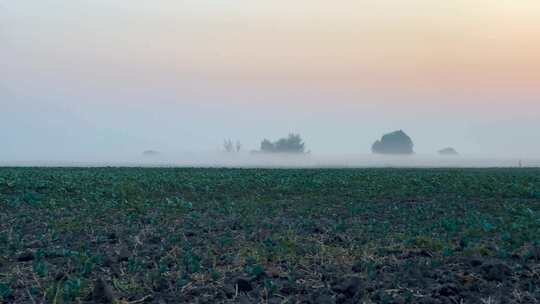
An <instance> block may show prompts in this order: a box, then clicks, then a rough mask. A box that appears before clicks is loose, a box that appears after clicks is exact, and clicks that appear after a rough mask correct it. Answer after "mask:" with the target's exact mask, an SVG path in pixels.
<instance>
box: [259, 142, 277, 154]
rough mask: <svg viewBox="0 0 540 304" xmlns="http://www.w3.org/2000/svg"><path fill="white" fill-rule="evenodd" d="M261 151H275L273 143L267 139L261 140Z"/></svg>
mask: <svg viewBox="0 0 540 304" xmlns="http://www.w3.org/2000/svg"><path fill="white" fill-rule="evenodd" d="M261 152H275V147H274V144H273V143H272V142H271V141H269V140H268V139H264V140H263V141H262V142H261Z"/></svg>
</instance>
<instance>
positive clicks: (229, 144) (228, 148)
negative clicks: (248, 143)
mask: <svg viewBox="0 0 540 304" xmlns="http://www.w3.org/2000/svg"><path fill="white" fill-rule="evenodd" d="M223 149H224V150H225V152H227V153H234V152H237V153H238V152H240V150H241V149H242V144H241V143H240V141H238V140H237V141H236V143H234V142H233V141H232V140H230V139H226V140H224V141H223Z"/></svg>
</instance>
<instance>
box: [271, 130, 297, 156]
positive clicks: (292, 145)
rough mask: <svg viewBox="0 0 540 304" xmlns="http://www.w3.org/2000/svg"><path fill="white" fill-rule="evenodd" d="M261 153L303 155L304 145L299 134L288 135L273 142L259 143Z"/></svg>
mask: <svg viewBox="0 0 540 304" xmlns="http://www.w3.org/2000/svg"><path fill="white" fill-rule="evenodd" d="M261 152H265V153H305V144H304V142H303V141H302V137H301V136H300V134H292V133H291V134H289V136H288V137H285V138H280V139H278V140H277V141H275V142H271V141H269V140H268V139H264V140H263V141H262V142H261Z"/></svg>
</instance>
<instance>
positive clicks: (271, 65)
mask: <svg viewBox="0 0 540 304" xmlns="http://www.w3.org/2000/svg"><path fill="white" fill-rule="evenodd" d="M538 20H540V1H538V0H520V1H516V0H453V1H433V0H408V1H404V0H403V1H400V0H377V1H375V0H371V1H367V0H354V1H353V0H341V1H339V2H336V1H328V0H326V1H322V0H295V1H285V0H272V1H265V0H264V1H263V0H261V1H239V0H213V1H209V0H154V1H147V0H77V1H73V0H32V1H30V0H16V1H13V0H0V107H1V109H0V128H1V130H2V132H0V139H1V142H2V151H1V152H0V159H5V160H36V159H40V160H46V159H61V160H74V159H80V158H83V157H92V156H93V155H100V156H101V157H107V155H113V154H114V155H122V154H124V153H128V154H129V153H131V154H133V153H135V154H139V153H140V151H142V150H146V149H155V150H162V151H210V150H217V149H220V148H221V144H222V141H223V139H224V138H233V139H239V140H240V141H242V142H243V143H244V146H245V147H246V148H247V149H255V148H257V147H258V143H259V142H260V140H261V139H262V138H264V137H267V138H271V139H274V138H277V137H280V136H283V135H286V134H287V133H288V132H291V131H292V132H300V133H301V134H302V135H303V136H304V138H305V139H306V142H307V145H308V147H309V149H311V150H312V151H313V153H369V150H370V146H371V144H372V143H373V141H375V140H376V139H377V138H378V137H380V135H382V133H384V132H388V131H393V130H395V129H404V130H405V131H406V132H407V133H409V135H411V137H413V140H414V141H415V144H416V151H417V152H418V153H426V154H429V153H434V152H435V151H436V150H438V149H440V148H443V147H445V146H453V147H455V148H456V149H457V150H458V151H460V152H462V153H465V154H496V155H506V156H534V155H536V156H539V155H540V135H539V133H538V130H540V55H539V54H540V38H539V37H540V22H539V21H538Z"/></svg>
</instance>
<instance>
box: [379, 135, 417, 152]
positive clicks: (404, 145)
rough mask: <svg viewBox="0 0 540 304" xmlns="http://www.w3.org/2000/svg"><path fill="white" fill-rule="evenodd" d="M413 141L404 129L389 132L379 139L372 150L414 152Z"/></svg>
mask: <svg viewBox="0 0 540 304" xmlns="http://www.w3.org/2000/svg"><path fill="white" fill-rule="evenodd" d="M413 147H414V144H413V141H412V139H411V138H410V137H409V136H408V135H407V134H406V133H405V132H403V130H399V131H395V132H392V133H388V134H385V135H383V136H382V138H381V139H380V140H377V141H376V142H375V143H374V144H373V146H372V148H371V151H372V152H373V153H375V154H413V153H414V151H413Z"/></svg>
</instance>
